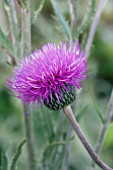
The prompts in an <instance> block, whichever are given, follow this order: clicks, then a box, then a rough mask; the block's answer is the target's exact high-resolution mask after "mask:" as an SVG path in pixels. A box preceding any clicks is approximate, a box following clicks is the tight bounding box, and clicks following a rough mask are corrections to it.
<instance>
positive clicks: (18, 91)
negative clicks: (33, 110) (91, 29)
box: [7, 42, 87, 110]
mask: <svg viewBox="0 0 113 170" xmlns="http://www.w3.org/2000/svg"><path fill="white" fill-rule="evenodd" d="M86 71H87V67H86V59H85V57H84V53H83V52H81V51H80V46H79V43H78V42H77V43H76V44H74V43H73V44H72V45H70V46H69V47H67V45H66V43H62V42H61V43H60V45H59V46H57V45H56V44H52V43H48V44H47V45H44V46H42V50H36V51H35V52H33V53H32V54H31V55H30V56H27V57H25V58H24V59H23V60H22V61H21V62H20V63H19V65H18V66H17V67H15V69H14V74H13V76H12V77H11V78H9V79H8V80H7V84H8V88H9V89H10V90H11V91H12V92H14V94H15V95H16V97H17V98H19V99H21V100H22V101H23V102H24V103H26V104H30V103H35V102H38V103H40V102H41V101H42V102H43V103H44V104H45V105H46V106H47V107H49V108H50V109H54V110H55V109H60V108H62V107H64V106H66V105H68V104H70V103H71V102H72V101H73V100H74V99H75V88H78V89H80V88H81V84H82V82H83V81H84V80H85V79H86V77H87V75H86V74H85V73H86Z"/></svg>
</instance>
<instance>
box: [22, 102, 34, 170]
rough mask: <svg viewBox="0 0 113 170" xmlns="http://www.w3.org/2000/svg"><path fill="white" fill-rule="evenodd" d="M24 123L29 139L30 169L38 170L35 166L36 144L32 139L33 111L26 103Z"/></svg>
mask: <svg viewBox="0 0 113 170" xmlns="http://www.w3.org/2000/svg"><path fill="white" fill-rule="evenodd" d="M24 123H25V134H26V139H27V150H28V161H29V169H30V170H36V166H35V154H34V147H33V146H34V145H33V141H32V139H33V138H32V125H31V113H30V112H29V107H28V106H27V105H24Z"/></svg>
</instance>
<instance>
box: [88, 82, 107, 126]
mask: <svg viewBox="0 0 113 170" xmlns="http://www.w3.org/2000/svg"><path fill="white" fill-rule="evenodd" d="M87 88H88V94H89V96H90V98H91V101H92V104H93V106H94V108H95V110H96V113H97V114H98V116H99V118H100V119H101V121H102V123H103V124H104V122H105V119H104V117H103V115H102V113H101V111H100V110H99V108H98V105H97V103H96V100H95V98H94V96H93V93H92V91H91V88H90V86H89V85H87Z"/></svg>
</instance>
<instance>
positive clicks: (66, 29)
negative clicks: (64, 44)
mask: <svg viewBox="0 0 113 170" xmlns="http://www.w3.org/2000/svg"><path fill="white" fill-rule="evenodd" d="M51 3H52V5H53V8H54V11H55V14H56V16H57V18H58V21H59V23H60V25H61V27H62V29H63V32H64V35H65V36H66V38H67V39H70V37H71V32H70V28H69V25H68V23H67V22H66V20H65V18H64V16H63V14H62V12H61V10H60V8H59V6H58V4H57V2H56V1H55V0H51Z"/></svg>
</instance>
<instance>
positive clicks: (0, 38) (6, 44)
mask: <svg viewBox="0 0 113 170" xmlns="http://www.w3.org/2000/svg"><path fill="white" fill-rule="evenodd" d="M0 46H1V47H3V48H6V49H7V50H8V51H9V52H10V53H11V54H12V55H14V50H13V46H12V44H11V42H10V41H9V39H8V37H7V36H6V35H5V34H4V32H3V31H2V29H1V28H0Z"/></svg>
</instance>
